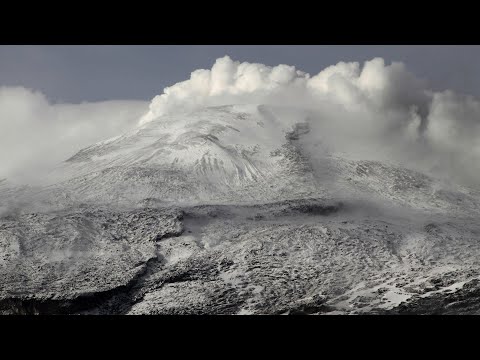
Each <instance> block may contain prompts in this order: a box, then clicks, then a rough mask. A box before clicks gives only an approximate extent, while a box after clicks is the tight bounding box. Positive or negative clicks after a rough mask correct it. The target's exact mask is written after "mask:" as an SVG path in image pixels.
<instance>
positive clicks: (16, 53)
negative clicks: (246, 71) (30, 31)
mask: <svg viewBox="0 0 480 360" xmlns="http://www.w3.org/2000/svg"><path fill="white" fill-rule="evenodd" d="M224 55H230V56H231V57H232V59H234V60H238V61H248V62H259V63H263V64H266V65H272V66H273V65H278V64H281V63H284V64H288V65H294V66H296V67H297V68H298V69H300V70H303V71H306V72H308V73H310V74H312V75H315V74H317V73H318V72H319V71H321V70H322V69H323V68H325V67H327V66H329V65H332V64H335V63H337V62H339V61H360V62H363V61H365V60H369V59H372V58H374V57H383V58H384V59H385V61H386V62H390V61H392V60H397V61H402V62H404V63H405V64H406V65H407V68H408V69H409V70H410V71H411V72H413V73H414V74H415V75H417V76H418V77H420V78H425V79H427V80H428V81H429V84H430V85H431V86H432V87H433V88H434V89H438V90H444V89H452V90H454V91H456V92H463V93H469V94H472V95H477V96H480V67H479V66H478V64H480V46H419V45H417V46H384V45H378V46H364V45H361V46H360V45H355V46H343V45H342V46H287V45H286V46H278V45H275V46H260V45H251V46H233V45H226V46H223V45H216V46H210V45H209V46H187V45H179V46H163V45H162V46H160V45H158V46H80V45H76V46H59V45H57V46H0V86H2V85H3V86H25V87H28V88H32V89H35V90H40V91H42V92H43V93H44V94H45V95H46V96H47V97H48V99H49V100H50V101H52V102H54V103H58V102H73V103H77V102H82V101H98V100H111V99H141V100H150V99H151V98H152V97H154V96H155V95H157V94H161V93H162V90H163V88H164V87H165V86H169V85H173V84H175V83H176V82H178V81H182V80H185V79H187V78H189V75H190V72H191V71H193V70H195V69H199V68H207V69H209V68H211V66H212V64H213V63H214V61H215V59H217V58H218V57H221V56H224Z"/></svg>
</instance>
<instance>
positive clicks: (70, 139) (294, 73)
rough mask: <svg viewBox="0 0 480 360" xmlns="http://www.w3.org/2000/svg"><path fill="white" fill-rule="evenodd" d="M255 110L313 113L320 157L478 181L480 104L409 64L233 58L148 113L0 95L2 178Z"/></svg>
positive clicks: (171, 92) (199, 74)
mask: <svg viewBox="0 0 480 360" xmlns="http://www.w3.org/2000/svg"><path fill="white" fill-rule="evenodd" d="M247 103H248V104H267V105H276V106H282V107H288V108H290V109H291V108H300V109H303V110H306V109H308V112H309V115H308V121H309V123H310V127H311V130H312V131H311V134H310V135H309V139H308V141H310V143H311V144H310V145H312V148H311V149H312V153H313V154H315V151H314V150H315V149H317V148H316V147H315V146H313V145H316V144H317V143H318V142H321V143H322V149H324V148H327V149H328V150H329V151H331V152H336V153H343V154H345V155H348V156H350V157H356V158H361V159H372V160H382V161H384V160H389V161H393V162H397V163H402V164H403V165H404V166H408V167H411V168H416V169H418V170H421V171H423V172H427V173H428V172H431V173H432V172H433V173H435V175H442V176H445V177H447V178H448V179H451V180H455V181H461V182H466V183H468V184H469V185H476V184H477V183H478V182H479V180H480V101H479V100H478V99H476V98H473V97H470V96H466V95H459V94H455V93H453V92H451V91H448V90H447V91H444V92H434V91H431V90H430V89H429V88H428V84H427V83H426V81H424V80H421V79H418V78H417V77H416V76H414V75H413V74H411V73H410V72H409V71H408V70H407V69H406V68H405V66H404V65H403V64H402V63H398V62H393V63H391V64H385V62H384V60H383V59H381V58H375V59H373V60H370V61H367V62H365V63H364V64H360V63H357V62H351V63H345V62H340V63H338V64H336V65H333V66H330V67H328V68H326V69H324V70H322V71H321V72H320V73H318V74H317V75H314V76H311V75H310V74H307V73H305V72H302V71H300V70H297V69H296V68H295V67H293V66H288V65H278V66H275V67H269V66H266V65H262V64H252V63H239V62H235V61H233V60H231V59H230V58H229V57H228V56H226V57H224V58H220V59H218V60H217V61H216V62H215V64H214V65H213V67H212V69H210V70H196V71H194V72H193V73H192V74H191V76H190V79H189V80H186V81H183V82H179V83H177V84H175V85H173V86H171V87H168V88H166V89H165V90H164V92H163V94H161V95H159V96H156V97H155V98H154V99H153V100H152V102H151V103H150V106H149V108H147V103H145V102H141V101H108V102H101V103H84V104H77V105H73V104H58V105H57V104H51V103H50V102H49V101H48V100H47V99H46V98H45V96H44V95H43V94H41V93H39V92H34V91H31V90H28V89H25V88H9V87H3V88H1V87H0V164H1V166H0V179H2V178H4V177H8V178H10V179H14V178H15V177H17V178H22V179H24V180H26V181H28V180H29V178H36V177H38V176H39V174H38V172H39V171H41V170H43V169H46V168H48V167H49V166H51V165H54V164H56V163H58V162H60V161H63V160H65V159H66V158H68V157H69V156H71V155H73V154H74V153H75V152H76V151H78V150H80V149H81V148H83V147H85V146H89V145H91V144H93V143H95V142H97V141H100V140H104V139H106V138H109V137H112V136H115V135H118V134H120V133H122V132H124V131H126V130H128V129H129V128H131V127H133V126H136V125H137V123H138V122H139V124H140V125H142V124H144V123H146V122H148V121H150V120H152V119H154V118H157V117H159V116H162V115H165V114H168V113H171V112H188V111H191V110H195V109H197V108H201V107H205V106H219V105H227V104H247ZM301 113H303V114H304V113H305V111H303V112H301ZM142 114H143V116H142ZM302 116H303V115H302ZM138 119H140V121H139V120H138ZM298 121H299V122H303V121H305V119H304V118H299V119H298ZM307 145H308V144H307ZM319 156H320V154H319Z"/></svg>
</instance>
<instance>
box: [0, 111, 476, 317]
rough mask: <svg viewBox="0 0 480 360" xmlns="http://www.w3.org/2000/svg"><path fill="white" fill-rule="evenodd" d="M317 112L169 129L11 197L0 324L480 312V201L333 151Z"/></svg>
mask: <svg viewBox="0 0 480 360" xmlns="http://www.w3.org/2000/svg"><path fill="white" fill-rule="evenodd" d="M313 122H318V119H316V118H315V114H313V113H312V112H311V111H309V110H307V109H301V108H293V107H287V106H273V105H262V104H238V105H223V106H211V107H201V108H198V109H194V110H188V109H185V110H184V111H180V110H178V111H176V112H171V113H168V114H162V115H160V116H158V117H155V118H153V119H150V120H149V121H146V122H143V123H141V124H140V125H138V126H137V127H136V128H135V129H133V130H131V131H129V132H127V133H125V134H123V135H121V136H118V137H115V138H111V139H108V140H105V141H103V142H100V143H97V144H94V145H92V146H90V147H87V148H85V149H83V150H81V151H79V152H78V153H76V154H75V155H73V156H72V157H70V158H69V159H66V160H65V161H64V162H63V163H61V164H59V165H58V166H57V167H56V168H54V169H53V170H52V171H51V172H50V173H49V174H48V175H47V176H46V177H44V178H42V181H41V182H40V183H39V184H36V185H35V186H16V185H13V184H11V183H9V180H8V179H5V180H2V181H1V182H0V201H1V204H2V206H1V207H0V210H1V211H0V277H1V278H2V279H3V280H2V286H1V287H0V311H1V312H2V313H4V314H360V313H367V314H403V313H419V314H429V313H435V314H438V313H442V314H443V313H448V314H450V313H454V314H458V313H468V314H472V313H479V312H480V305H479V304H480V302H479V301H478V300H480V298H479V297H480V282H479V276H480V267H479V266H480V264H479V261H478V259H479V258H480V242H479V241H478V236H479V234H480V225H478V222H477V221H476V219H478V216H479V211H480V208H479V206H480V197H479V193H478V191H477V190H476V189H473V188H469V187H466V186H461V185H456V184H450V183H446V182H445V181H444V180H441V179H439V178H435V177H434V176H432V175H431V174H428V173H422V172H419V171H418V169H412V168H408V167H405V166H402V165H401V164H397V163H393V162H388V161H378V160H372V159H368V158H365V159H358V158H354V157H352V156H348V155H347V154H344V153H338V152H333V151H330V150H329V148H328V146H325V141H324V140H325V139H324V138H322V136H319V135H318V132H312V131H311V127H312V125H313Z"/></svg>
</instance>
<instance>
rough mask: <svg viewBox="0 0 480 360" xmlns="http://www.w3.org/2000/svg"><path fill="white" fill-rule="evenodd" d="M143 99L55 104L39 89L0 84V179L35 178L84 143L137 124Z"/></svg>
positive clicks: (90, 142)
mask: <svg viewBox="0 0 480 360" xmlns="http://www.w3.org/2000/svg"><path fill="white" fill-rule="evenodd" d="M146 110H147V103H146V102H142V101H105V102H98V103H82V104H58V105H53V104H51V103H50V102H49V101H48V99H47V98H46V97H45V96H44V95H43V94H42V93H40V92H35V91H32V90H29V89H26V88H23V87H0V180H1V179H2V178H8V179H9V180H12V181H19V182H32V181H35V179H37V178H39V177H40V176H41V174H40V173H41V172H43V171H45V170H47V169H49V168H50V167H52V166H54V165H55V164H56V163H58V162H61V161H63V160H66V159H67V158H68V157H70V156H71V155H73V154H74V153H75V152H77V151H78V150H80V149H82V148H83V147H86V146H89V145H91V144H93V143H95V142H97V141H100V140H104V139H105V138H109V137H112V136H115V135H119V134H121V133H123V132H124V131H126V130H128V129H129V128H131V127H134V126H135V125H136V122H138V119H139V118H140V116H141V115H142V114H144V113H145V111H146Z"/></svg>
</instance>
